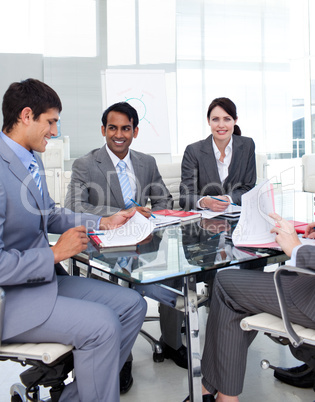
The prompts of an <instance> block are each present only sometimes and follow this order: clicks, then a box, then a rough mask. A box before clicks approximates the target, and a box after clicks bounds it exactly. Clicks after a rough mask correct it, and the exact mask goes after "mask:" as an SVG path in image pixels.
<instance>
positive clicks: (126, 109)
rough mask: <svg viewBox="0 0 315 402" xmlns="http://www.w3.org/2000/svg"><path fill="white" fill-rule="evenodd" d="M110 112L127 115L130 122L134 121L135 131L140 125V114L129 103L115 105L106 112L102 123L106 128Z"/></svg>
mask: <svg viewBox="0 0 315 402" xmlns="http://www.w3.org/2000/svg"><path fill="white" fill-rule="evenodd" d="M109 112H119V113H123V114H125V115H126V116H127V117H128V119H129V121H132V126H133V129H135V128H136V127H137V126H138V124H139V117H138V113H137V111H136V109H135V108H134V107H132V106H131V105H130V104H129V103H128V102H118V103H114V104H113V105H111V106H110V107H108V108H107V109H106V110H105V112H104V113H103V116H102V123H103V126H104V127H105V128H106V125H107V116H108V113H109Z"/></svg>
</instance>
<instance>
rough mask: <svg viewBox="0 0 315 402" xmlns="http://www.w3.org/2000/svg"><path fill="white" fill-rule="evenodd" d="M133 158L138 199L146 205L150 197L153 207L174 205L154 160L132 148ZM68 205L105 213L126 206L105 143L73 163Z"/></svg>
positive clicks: (131, 154)
mask: <svg viewBox="0 0 315 402" xmlns="http://www.w3.org/2000/svg"><path fill="white" fill-rule="evenodd" d="M130 158H131V162H132V165H133V169H134V173H135V177H136V185H137V190H136V197H135V198H136V199H135V201H137V202H138V203H139V204H140V205H143V206H145V205H146V203H147V201H148V199H150V201H151V206H152V209H153V210H158V209H165V208H172V206H173V200H172V196H171V194H170V193H169V191H168V190H167V188H166V186H165V184H164V182H163V180H162V177H161V175H160V173H159V171H158V168H157V165H156V161H155V159H154V158H153V157H152V156H150V155H146V154H143V153H141V152H137V151H133V150H130ZM65 205H66V207H67V208H70V209H71V210H72V211H75V212H89V213H93V214H97V215H102V216H109V215H112V214H114V213H116V212H117V211H119V210H120V209H123V208H125V204H124V200H123V196H122V192H121V188H120V184H119V179H118V175H117V173H116V169H115V167H114V165H113V163H112V160H111V158H110V156H109V155H108V153H107V151H106V147H105V146H103V147H102V148H99V149H94V150H93V151H91V152H89V153H88V154H87V155H85V156H83V157H81V158H79V159H77V160H76V161H75V162H74V163H73V166H72V176H71V182H70V184H69V187H68V192H67V196H66V200H65Z"/></svg>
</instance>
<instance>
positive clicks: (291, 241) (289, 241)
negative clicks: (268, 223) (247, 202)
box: [269, 213, 301, 257]
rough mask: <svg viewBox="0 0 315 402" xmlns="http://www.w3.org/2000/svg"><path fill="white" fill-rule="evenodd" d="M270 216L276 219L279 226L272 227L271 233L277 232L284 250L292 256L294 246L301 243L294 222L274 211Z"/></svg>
mask: <svg viewBox="0 0 315 402" xmlns="http://www.w3.org/2000/svg"><path fill="white" fill-rule="evenodd" d="M269 216H270V217H271V218H272V219H274V220H275V221H276V223H277V224H278V226H275V227H274V228H273V229H271V233H276V235H277V236H276V242H277V243H278V244H279V246H280V247H281V248H282V250H283V251H284V252H285V253H286V255H288V256H289V257H291V254H292V250H293V249H294V247H296V246H299V245H300V244H301V242H300V240H299V238H298V235H297V233H296V231H295V229H294V226H293V225H292V223H290V222H288V221H286V220H285V219H283V218H282V217H281V216H280V215H278V214H275V213H272V214H269Z"/></svg>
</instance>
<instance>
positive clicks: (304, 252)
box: [290, 245, 315, 322]
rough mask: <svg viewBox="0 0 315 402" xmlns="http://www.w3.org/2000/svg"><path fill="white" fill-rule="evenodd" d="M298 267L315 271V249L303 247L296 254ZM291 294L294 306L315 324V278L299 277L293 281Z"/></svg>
mask: <svg viewBox="0 0 315 402" xmlns="http://www.w3.org/2000/svg"><path fill="white" fill-rule="evenodd" d="M296 266H297V267H300V268H309V269H313V270H314V269H315V247H314V246H306V245H305V246H302V247H300V248H299V250H298V252H297V254H296ZM290 294H291V298H292V300H294V304H295V305H296V307H298V308H299V309H300V310H301V311H302V312H303V313H304V314H305V315H307V316H308V317H309V318H311V320H312V321H314V322H315V308H314V306H315V278H314V276H309V275H297V277H296V279H295V280H294V281H292V286H291V289H290Z"/></svg>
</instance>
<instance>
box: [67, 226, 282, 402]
mask: <svg viewBox="0 0 315 402" xmlns="http://www.w3.org/2000/svg"><path fill="white" fill-rule="evenodd" d="M236 223H237V220H231V219H224V218H213V219H201V220H199V221H195V222H188V223H185V224H183V223H182V224H176V225H172V226H167V227H164V228H160V229H158V230H156V231H154V232H153V233H152V234H151V235H150V236H149V238H147V239H146V240H145V241H144V242H142V244H139V245H138V246H137V247H136V250H132V251H116V252H103V253H99V252H98V251H97V250H96V249H95V248H94V247H93V246H90V247H89V248H88V250H87V251H86V252H84V253H80V254H78V255H76V256H75V257H73V258H72V270H73V271H72V273H73V274H78V273H80V274H81V275H82V274H85V275H87V276H90V275H92V274H93V277H95V276H96V277H100V278H105V279H113V278H114V279H115V280H116V282H121V280H123V281H124V282H127V283H128V284H129V286H130V287H132V288H137V290H138V291H140V293H142V292H141V287H143V289H147V288H148V285H153V286H152V287H153V288H155V289H156V290H157V295H159V294H160V293H159V291H160V290H162V289H164V290H167V291H170V292H172V294H173V295H174V299H175V300H179V299H181V300H182V307H183V308H182V311H184V313H185V324H186V342H187V350H188V381H189V393H190V401H195V402H201V401H202V395H201V368H200V362H201V351H200V340H199V324H198V296H197V284H198V283H199V282H208V283H209V290H211V284H212V281H213V279H214V275H215V273H216V272H217V270H219V269H222V268H227V267H231V268H232V267H234V268H239V269H261V270H262V269H263V267H264V266H266V265H268V264H275V263H276V264H281V263H284V262H285V261H286V260H287V259H288V257H287V256H286V255H285V254H283V252H281V251H277V250H272V249H246V248H236V247H234V246H233V243H232V240H231V237H230V236H231V234H232V232H233V230H234V227H235V226H236ZM121 257H126V259H125V261H126V260H127V261H128V266H127V268H122V267H121V265H120V264H119V263H118V262H119V261H121ZM149 288H150V287H149ZM145 295H147V293H145ZM149 297H150V295H149ZM156 299H157V300H158V297H157V298H156ZM160 301H161V300H160ZM162 303H163V301H162Z"/></svg>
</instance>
